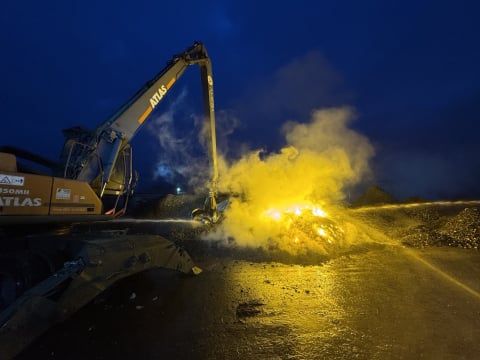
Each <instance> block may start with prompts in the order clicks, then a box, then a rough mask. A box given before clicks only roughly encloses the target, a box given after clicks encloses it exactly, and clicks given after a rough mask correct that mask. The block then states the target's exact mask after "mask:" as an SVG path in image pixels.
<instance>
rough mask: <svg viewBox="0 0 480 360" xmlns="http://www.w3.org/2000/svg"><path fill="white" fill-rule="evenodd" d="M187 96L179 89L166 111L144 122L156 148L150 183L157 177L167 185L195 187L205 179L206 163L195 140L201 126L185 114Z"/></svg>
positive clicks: (193, 116)
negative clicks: (197, 182)
mask: <svg viewBox="0 0 480 360" xmlns="http://www.w3.org/2000/svg"><path fill="white" fill-rule="evenodd" d="M187 96H188V92H187V91H186V90H185V89H182V91H181V92H180V94H179V95H178V96H177V97H176V98H175V100H174V101H172V102H171V103H170V104H169V106H168V108H167V110H166V111H164V112H163V113H162V114H160V115H159V116H157V117H156V118H154V119H152V121H150V122H149V123H148V125H147V129H148V130H149V132H150V133H151V134H152V135H153V136H154V138H155V139H156V140H157V141H158V145H159V147H160V149H159V151H158V152H157V153H158V156H157V160H156V163H155V166H154V170H153V178H154V180H155V179H158V178H159V177H161V178H162V179H163V180H165V181H167V182H169V183H171V184H178V183H186V184H188V185H189V186H195V185H196V184H194V183H195V182H196V181H203V180H199V179H203V177H204V176H205V175H204V174H205V170H206V168H207V164H206V163H205V154H204V152H203V149H201V148H199V146H198V142H197V141H196V139H197V134H198V133H200V132H201V130H200V127H201V123H199V122H198V121H197V119H196V115H194V114H193V113H192V112H190V111H188V108H189V106H188V105H187V103H186V98H187ZM186 109H187V110H186ZM185 118H186V119H187V120H185ZM185 122H188V124H185Z"/></svg>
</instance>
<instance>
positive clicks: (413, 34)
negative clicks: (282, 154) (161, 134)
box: [0, 0, 480, 198]
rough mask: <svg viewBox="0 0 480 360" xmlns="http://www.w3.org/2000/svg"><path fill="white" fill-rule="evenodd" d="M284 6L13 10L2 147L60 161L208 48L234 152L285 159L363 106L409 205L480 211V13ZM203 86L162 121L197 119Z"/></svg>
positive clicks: (369, 131) (398, 4)
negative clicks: (323, 115) (177, 59)
mask: <svg viewBox="0 0 480 360" xmlns="http://www.w3.org/2000/svg"><path fill="white" fill-rule="evenodd" d="M272 4H273V3H271V2H260V1H249V0H243V1H182V2H175V1H171V2H164V1H143V0H137V1H135V2H133V1H128V2H127V1H88V0H87V1H85V0H84V1H75V0H72V1H47V2H37V1H13V0H7V1H4V2H3V3H2V10H1V12H0V43H1V49H2V50H1V56H0V71H1V79H2V85H1V87H0V106H1V113H2V132H1V133H0V144H8V145H16V146H20V147H24V148H26V149H28V150H31V151H33V152H37V153H39V154H42V155H44V156H46V157H49V158H52V159H55V158H57V157H58V155H59V152H60V150H61V146H62V144H63V137H62V134H61V130H62V129H64V128H66V127H70V126H73V125H84V126H86V127H90V128H94V127H95V126H97V125H98V124H100V123H101V122H102V121H103V120H104V119H105V118H107V117H108V116H109V115H110V114H111V113H112V112H113V111H114V110H115V109H116V108H118V107H119V106H120V105H121V104H122V103H123V102H125V101H126V100H127V99H128V98H129V97H130V96H131V95H132V94H133V93H134V92H135V91H136V90H137V89H138V88H140V87H141V85H143V83H144V82H145V81H146V80H148V79H150V78H151V77H152V76H153V75H154V74H156V73H157V72H158V71H159V70H161V69H162V68H163V67H164V66H165V63H166V61H167V60H169V59H170V58H171V57H172V55H173V54H175V53H178V52H180V51H182V50H183V49H185V48H186V47H188V46H189V45H191V44H192V43H193V41H194V40H199V41H202V42H203V43H205V45H206V47H207V49H208V52H209V55H210V57H211V58H212V62H213V70H214V75H215V100H216V106H217V111H227V112H228V114H232V116H234V117H235V118H236V119H237V120H238V126H237V128H236V130H235V131H234V133H233V134H231V135H230V136H229V144H230V148H235V146H236V145H238V144H240V143H249V144H250V146H251V147H253V148H255V147H266V148H268V149H271V150H275V148H276V147H277V146H279V145H281V143H280V140H281V135H280V127H281V125H282V124H283V123H284V122H285V121H286V120H292V119H295V120H298V121H308V120H309V116H310V113H311V111H312V110H313V109H316V108H322V107H330V106H339V105H350V106H353V107H354V108H355V109H356V112H357V115H358V116H357V119H356V121H355V122H354V124H353V126H354V127H355V129H357V130H358V131H360V132H362V133H363V134H365V135H367V136H368V137H369V139H370V140H371V141H372V143H373V144H374V145H375V148H376V157H375V161H374V164H373V165H374V168H375V173H376V177H377V182H378V183H379V184H380V185H381V186H383V187H384V188H386V189H387V190H389V191H392V192H394V193H395V194H396V195H397V196H398V197H400V198H402V197H405V196H409V195H420V196H425V197H430V198H432V197H434V198H448V197H459V196H461V197H465V196H475V197H479V196H480V188H479V187H478V180H479V176H480V160H479V159H478V154H479V150H480V141H479V140H478V136H479V135H478V134H479V131H480V85H479V84H480V66H479V64H480V46H479V40H478V38H479V35H480V25H479V24H480V22H479V21H478V14H479V10H480V6H479V5H477V2H476V1H441V0H440V1H438V0H437V1H421V0H417V1H381V0H378V1H368V0H366V1H356V0H345V1H333V0H332V1H313V0H311V1H302V0H299V1H295V2H276V3H275V6H273V5H272ZM189 72H190V73H192V74H190V73H188V74H186V75H185V80H184V84H181V82H179V83H178V85H176V93H173V94H171V98H169V99H166V100H165V101H164V103H162V106H163V110H162V108H161V107H160V108H159V110H157V111H159V112H160V113H161V112H162V111H166V110H167V109H168V108H169V106H171V103H172V102H174V101H175V99H174V98H173V97H176V96H179V94H180V93H181V91H182V90H184V89H187V90H188V96H189V97H190V98H191V100H188V101H186V103H187V104H190V105H191V106H192V109H195V106H196V104H197V102H198V101H197V100H196V98H198V96H199V95H200V89H199V87H198V89H197V88H196V86H199V85H198V79H197V78H196V77H198V74H197V70H189ZM199 111H200V110H199ZM182 121H183V122H182V123H181V124H183V125H182V126H185V127H188V126H189V124H188V121H187V120H182ZM220 121H221V120H220ZM138 136H139V137H142V138H141V139H137V138H136V139H135V140H134V145H135V146H136V147H137V148H138V151H137V154H139V156H138V155H137V159H136V161H137V164H139V166H140V170H141V171H143V172H144V173H145V172H147V173H149V172H151V168H150V169H148V166H149V163H150V162H149V158H150V156H151V157H152V163H154V162H155V161H156V158H157V155H155V156H154V155H149V154H150V152H155V151H156V150H155V149H156V148H155V146H156V145H155V144H154V140H153V138H152V137H151V136H147V135H146V132H145V133H142V132H140V134H139V135H138ZM233 152H234V151H233ZM142 168H146V169H142Z"/></svg>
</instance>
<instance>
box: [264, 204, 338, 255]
mask: <svg viewBox="0 0 480 360" xmlns="http://www.w3.org/2000/svg"><path fill="white" fill-rule="evenodd" d="M260 217H261V218H263V220H264V221H269V222H273V223H275V224H276V225H277V231H276V233H279V234H281V235H280V236H282V237H283V238H285V239H288V238H290V239H291V244H292V245H293V246H299V247H300V246H308V247H309V248H311V247H312V243H315V244H316V245H317V247H321V248H322V249H323V248H324V247H325V246H327V244H333V243H334V242H335V240H336V239H337V238H338V237H339V236H342V234H343V230H342V229H341V228H340V227H339V226H338V225H336V224H335V222H333V220H331V219H328V214H327V212H326V211H325V210H323V208H322V207H321V206H318V205H311V204H302V205H300V204H295V205H287V206H280V207H270V208H268V209H267V210H265V211H263V212H262V214H261V216H260Z"/></svg>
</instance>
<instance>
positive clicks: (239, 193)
mask: <svg viewBox="0 0 480 360" xmlns="http://www.w3.org/2000/svg"><path fill="white" fill-rule="evenodd" d="M353 119H354V112H353V110H352V109H351V108H348V107H341V108H330V109H324V110H316V111H314V112H313V114H312V119H311V121H310V122H309V123H306V124H301V123H297V122H288V123H286V124H285V125H284V126H283V134H284V138H285V146H284V147H283V148H282V149H281V150H280V151H279V152H275V153H268V154H267V153H265V152H263V151H261V150H257V151H252V152H249V153H247V154H246V155H244V156H243V157H242V158H240V159H239V160H238V161H236V162H233V163H231V164H226V162H222V164H223V166H225V168H223V169H222V170H221V172H220V174H221V177H220V180H219V184H218V187H219V190H220V192H226V193H228V194H235V195H236V196H234V197H232V198H231V199H230V201H231V202H230V206H229V208H228V209H227V210H226V213H225V215H226V217H225V219H224V221H223V222H222V223H221V224H220V225H219V227H218V228H217V229H216V231H214V232H213V233H211V234H209V235H208V237H209V238H213V239H219V238H220V239H234V240H235V243H237V244H239V245H245V246H255V247H264V248H269V247H272V246H275V247H278V248H281V249H284V250H288V251H291V249H292V247H291V245H290V244H291V242H292V239H291V238H289V236H285V235H286V234H285V231H284V230H285V228H284V225H285V224H281V223H279V222H276V221H271V219H266V218H265V216H264V215H265V213H268V212H269V211H272V210H271V209H280V210H285V209H288V208H291V207H292V206H297V205H299V206H310V207H313V206H319V207H321V208H322V209H323V208H331V207H332V206H334V205H335V204H339V203H340V202H342V201H343V200H344V199H345V193H346V190H347V189H348V188H349V187H350V186H353V185H355V184H358V183H359V182H360V181H362V180H363V179H365V178H366V177H368V176H370V175H371V172H370V168H369V160H370V159H371V158H372V156H373V155H374V149H373V147H372V145H371V144H370V143H369V141H368V139H367V138H366V137H364V136H363V135H361V134H359V133H357V132H355V131H353V130H352V129H350V128H349V127H348V125H349V124H350V122H351V121H352V120H353ZM327 211H328V210H327ZM287 235H288V234H287Z"/></svg>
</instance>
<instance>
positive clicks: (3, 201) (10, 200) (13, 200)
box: [0, 196, 42, 207]
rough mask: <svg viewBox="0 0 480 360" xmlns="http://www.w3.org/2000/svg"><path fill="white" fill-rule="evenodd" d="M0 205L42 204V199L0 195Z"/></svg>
mask: <svg viewBox="0 0 480 360" xmlns="http://www.w3.org/2000/svg"><path fill="white" fill-rule="evenodd" d="M0 206H14V207H18V206H33V207H37V206H42V199H41V198H38V197H37V198H33V199H32V198H29V197H26V198H23V199H21V198H19V197H13V196H0Z"/></svg>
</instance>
